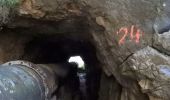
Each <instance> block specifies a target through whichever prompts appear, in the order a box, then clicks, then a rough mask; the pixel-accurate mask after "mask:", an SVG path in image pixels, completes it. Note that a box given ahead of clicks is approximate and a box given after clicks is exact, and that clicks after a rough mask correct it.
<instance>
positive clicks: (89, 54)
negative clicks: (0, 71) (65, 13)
mask: <svg viewBox="0 0 170 100" xmlns="http://www.w3.org/2000/svg"><path fill="white" fill-rule="evenodd" d="M24 52H25V53H24V55H23V57H22V59H23V60H27V61H31V62H33V63H35V64H63V63H65V64H66V63H68V60H70V62H72V61H71V59H72V58H70V57H72V56H77V55H78V56H77V57H79V58H80V57H81V58H82V59H83V61H84V65H83V66H84V67H83V66H81V67H80V68H78V70H77V72H76V75H77V76H75V74H74V73H73V72H75V70H74V71H73V72H72V73H70V74H69V75H68V77H67V78H65V81H63V82H61V83H62V84H60V88H59V90H58V91H59V92H57V93H58V97H59V99H60V100H97V99H98V92H99V86H100V76H101V68H100V64H99V61H98V60H97V57H96V49H95V46H94V45H93V43H92V42H91V41H89V40H87V39H85V38H84V37H82V36H77V35H76V34H71V35H68V34H62V35H53V36H46V35H42V36H38V37H37V36H33V37H32V39H31V41H29V42H28V43H27V44H26V46H25V49H24ZM69 58H70V59H69ZM76 77H79V82H80V84H79V83H77V80H75V79H76ZM73 80H75V81H74V82H73Z"/></svg>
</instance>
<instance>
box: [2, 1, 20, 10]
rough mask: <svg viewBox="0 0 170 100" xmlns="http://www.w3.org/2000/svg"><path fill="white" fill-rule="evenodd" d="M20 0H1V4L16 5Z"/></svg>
mask: <svg viewBox="0 0 170 100" xmlns="http://www.w3.org/2000/svg"><path fill="white" fill-rule="evenodd" d="M19 1H20V0H0V6H6V7H10V8H12V7H15V6H16V5H17V4H18V3H19Z"/></svg>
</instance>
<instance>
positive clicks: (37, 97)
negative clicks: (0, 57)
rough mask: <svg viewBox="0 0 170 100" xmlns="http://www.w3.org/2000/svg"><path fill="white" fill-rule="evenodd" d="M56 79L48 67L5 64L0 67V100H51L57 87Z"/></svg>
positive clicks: (14, 63)
mask: <svg viewBox="0 0 170 100" xmlns="http://www.w3.org/2000/svg"><path fill="white" fill-rule="evenodd" d="M56 78H57V77H56V72H55V70H53V67H49V66H48V65H36V64H33V63H30V62H26V61H11V62H7V63H5V64H3V65H0V100H52V94H53V93H54V91H55V90H56V89H57V86H58V85H57V84H58V82H57V79H56ZM53 100H55V99H53Z"/></svg>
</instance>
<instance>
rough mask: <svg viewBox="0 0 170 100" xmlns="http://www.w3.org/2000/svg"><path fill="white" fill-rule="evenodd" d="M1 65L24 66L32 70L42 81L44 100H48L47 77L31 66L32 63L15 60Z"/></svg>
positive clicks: (40, 70)
mask: <svg viewBox="0 0 170 100" xmlns="http://www.w3.org/2000/svg"><path fill="white" fill-rule="evenodd" d="M3 65H22V66H25V67H28V68H30V69H32V70H34V71H35V72H36V73H37V74H38V75H39V76H40V78H41V79H42V82H43V84H44V88H45V100H50V95H49V88H48V85H47V83H46V77H47V75H46V74H45V72H44V71H43V70H42V69H41V68H40V67H38V66H37V65H36V64H33V63H31V62H29V61H24V60H17V61H9V62H7V63H4V64H3Z"/></svg>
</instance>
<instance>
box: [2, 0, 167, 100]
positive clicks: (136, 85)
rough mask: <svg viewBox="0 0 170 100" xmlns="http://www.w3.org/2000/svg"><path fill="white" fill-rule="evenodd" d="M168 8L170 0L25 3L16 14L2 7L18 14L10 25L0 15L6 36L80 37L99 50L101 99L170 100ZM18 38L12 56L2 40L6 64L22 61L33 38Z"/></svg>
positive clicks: (43, 0) (33, 0)
mask: <svg viewBox="0 0 170 100" xmlns="http://www.w3.org/2000/svg"><path fill="white" fill-rule="evenodd" d="M169 5H170V1H169V0H147V1H146V0H48V1H47V0H21V2H20V3H19V5H17V6H16V8H17V9H12V8H9V7H6V8H4V9H7V10H6V12H5V11H3V10H2V9H1V7H0V12H3V13H4V14H5V15H10V13H12V12H13V10H15V17H12V19H11V20H7V21H6V19H8V17H9V18H10V16H5V17H3V15H2V14H3V13H0V15H1V16H2V17H1V16H0V21H1V23H2V24H1V25H3V30H2V31H1V34H2V32H4V30H5V28H6V29H7V30H8V29H9V30H11V32H12V33H15V34H18V33H22V34H27V35H42V34H46V35H58V33H61V34H67V33H78V35H79V36H80V37H83V38H85V40H89V41H91V42H92V43H93V44H94V45H95V47H96V49H97V50H96V55H97V57H98V60H99V61H100V65H101V67H102V69H103V71H104V74H103V76H102V78H101V85H100V93H99V100H106V99H109V100H169V99H170V94H169V93H168V90H169V88H170V86H169V78H170V63H169V60H170V57H169V54H170V40H169V38H170V32H169V26H170V25H169V21H170V20H169V19H170V16H169V15H170V13H169V10H170V7H169ZM9 9H10V10H9ZM11 11H12V12H11ZM3 18H5V21H4V20H1V19H3ZM75 26H76V27H75ZM78 26H80V27H81V28H80V27H78ZM4 34H5V33H4ZM0 36H1V35H0ZM5 37H6V38H7V37H8V36H5ZM12 37H13V36H11V38H10V39H9V41H10V40H13V39H14V40H15V37H14V38H12ZM2 39H4V38H2ZM17 39H18V41H19V42H17V43H16V44H17V47H19V48H16V51H19V52H14V51H13V50H9V51H7V50H6V49H4V48H5V46H6V45H4V44H5V43H6V41H8V40H1V41H0V43H2V44H3V45H1V46H2V48H3V50H2V51H3V52H2V53H1V52H0V55H2V56H1V57H2V59H0V61H1V62H4V61H7V60H11V59H10V58H8V56H9V55H10V57H14V58H13V59H19V58H20V57H22V55H23V53H24V45H25V43H27V42H28V41H29V39H30V38H26V39H24V40H22V39H21V38H18V37H17ZM4 41H5V42H4ZM9 41H8V42H9ZM20 41H21V43H20ZM8 42H7V43H8ZM15 42H16V41H14V42H12V43H11V42H10V43H8V44H10V45H11V44H15ZM8 44H7V45H8ZM13 47H14V45H13V46H12V47H11V49H13ZM4 53H6V54H7V55H3V54H4ZM15 55H17V56H15ZM13 59H12V60H13ZM105 74H106V75H105ZM103 84H106V85H103ZM114 86H115V87H114ZM111 87H113V88H111ZM105 91H107V93H105ZM108 92H109V93H108ZM105 95H106V96H105Z"/></svg>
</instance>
